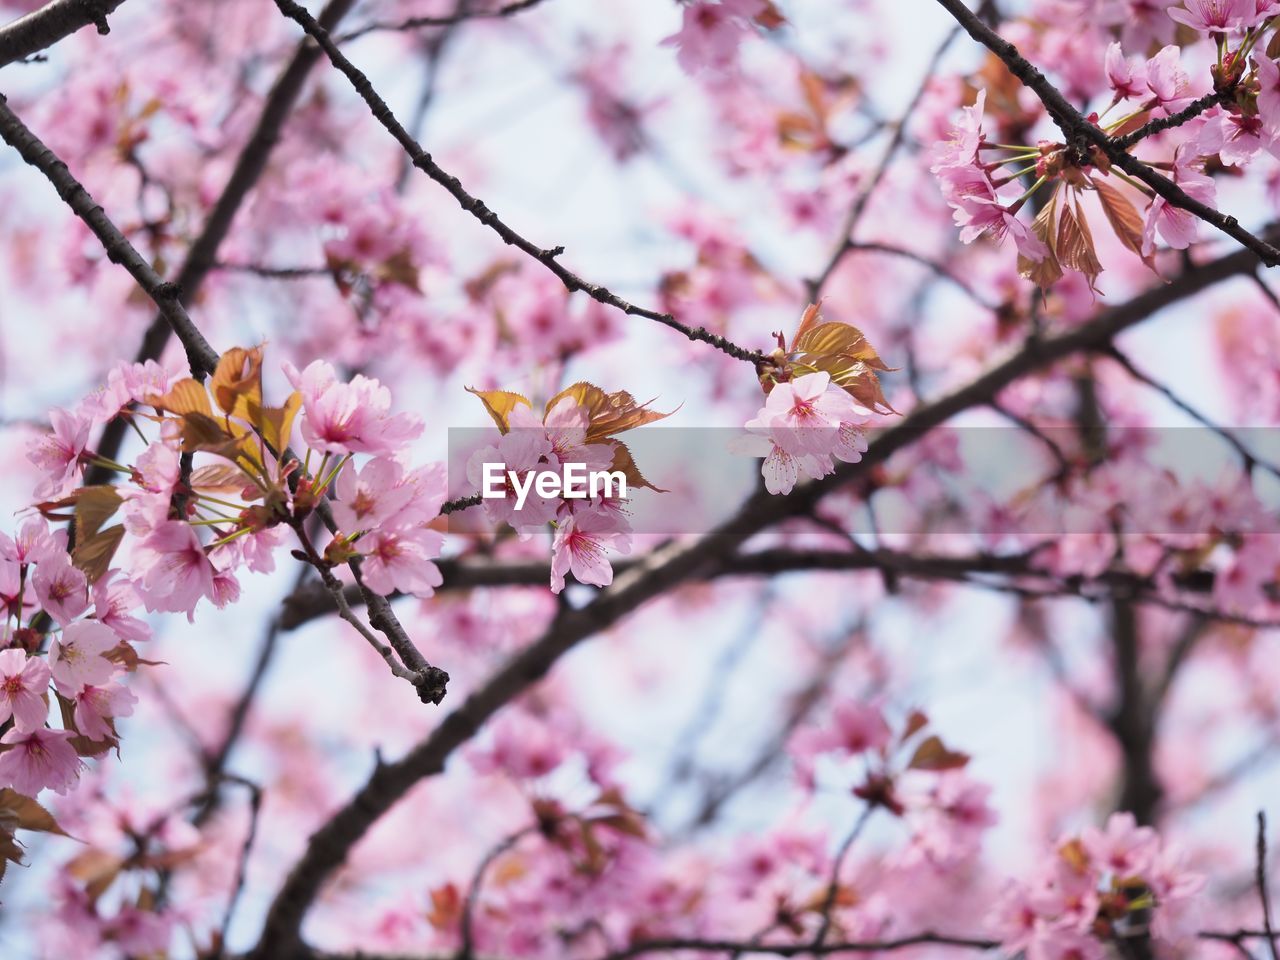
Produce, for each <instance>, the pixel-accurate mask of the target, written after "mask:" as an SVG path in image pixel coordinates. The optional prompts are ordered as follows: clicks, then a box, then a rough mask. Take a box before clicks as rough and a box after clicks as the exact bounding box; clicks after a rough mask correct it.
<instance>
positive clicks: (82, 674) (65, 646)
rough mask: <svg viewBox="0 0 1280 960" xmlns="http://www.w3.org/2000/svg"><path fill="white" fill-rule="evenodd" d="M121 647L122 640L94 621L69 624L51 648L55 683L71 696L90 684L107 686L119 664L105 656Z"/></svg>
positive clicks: (51, 668) (52, 671)
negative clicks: (106, 683)
mask: <svg viewBox="0 0 1280 960" xmlns="http://www.w3.org/2000/svg"><path fill="white" fill-rule="evenodd" d="M119 645H120V638H119V637H117V636H116V635H115V633H114V632H113V631H112V630H111V628H110V627H106V626H103V625H102V624H100V623H97V622H95V621H93V620H78V621H76V622H75V623H72V624H68V625H67V626H66V627H64V628H63V630H62V634H61V635H60V636H59V637H58V638H57V639H55V640H54V641H53V645H52V646H51V647H50V648H49V668H50V672H51V673H52V674H53V682H54V683H55V684H57V685H58V689H59V690H60V691H62V693H63V695H64V696H71V695H72V694H74V693H76V692H77V691H79V690H80V688H81V687H83V686H84V685H85V684H88V683H91V684H95V685H100V684H102V683H105V682H106V681H107V680H108V679H110V678H111V676H112V674H114V673H115V671H116V665H115V664H114V663H112V662H111V661H110V660H108V659H107V658H106V656H105V654H107V653H108V652H110V651H111V650H114V649H115V648H116V647H117V646H119Z"/></svg>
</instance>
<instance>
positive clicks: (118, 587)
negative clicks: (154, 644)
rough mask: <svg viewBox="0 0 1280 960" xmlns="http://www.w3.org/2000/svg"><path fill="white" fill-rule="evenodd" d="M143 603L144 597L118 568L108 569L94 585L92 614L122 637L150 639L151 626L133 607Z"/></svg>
mask: <svg viewBox="0 0 1280 960" xmlns="http://www.w3.org/2000/svg"><path fill="white" fill-rule="evenodd" d="M140 606H142V597H140V596H139V595H138V591H137V590H136V589H135V588H134V586H133V584H132V583H131V582H129V580H127V579H125V578H123V577H121V576H120V571H119V570H115V569H112V570H108V571H107V572H106V573H105V574H103V575H102V576H101V577H100V578H98V582H97V583H95V584H94V585H93V614H94V616H95V617H97V618H98V622H99V623H103V624H105V625H106V626H108V627H110V628H111V629H112V631H114V632H115V634H116V635H117V636H119V637H120V638H121V639H123V640H149V639H151V628H150V627H149V626H147V624H146V623H145V622H144V621H142V620H140V619H139V618H138V617H133V616H130V615H129V613H130V611H131V610H136V609H137V608H138V607H140Z"/></svg>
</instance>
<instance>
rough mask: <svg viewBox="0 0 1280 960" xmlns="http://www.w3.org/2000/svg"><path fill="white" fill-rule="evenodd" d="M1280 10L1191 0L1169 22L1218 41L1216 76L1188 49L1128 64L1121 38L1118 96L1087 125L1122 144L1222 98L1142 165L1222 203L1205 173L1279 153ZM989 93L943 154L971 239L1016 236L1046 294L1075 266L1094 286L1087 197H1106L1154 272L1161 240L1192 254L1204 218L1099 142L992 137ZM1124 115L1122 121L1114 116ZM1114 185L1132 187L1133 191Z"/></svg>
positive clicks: (1107, 64)
mask: <svg viewBox="0 0 1280 960" xmlns="http://www.w3.org/2000/svg"><path fill="white" fill-rule="evenodd" d="M1276 9H1277V7H1276V4H1275V3H1274V2H1273V0H1260V2H1257V3H1255V2H1254V0H1221V2H1220V0H1188V2H1187V4H1186V6H1185V7H1181V6H1174V7H1170V8H1169V9H1168V10H1167V14H1168V16H1169V17H1170V18H1172V19H1173V20H1174V21H1177V22H1178V23H1180V24H1183V25H1185V27H1189V28H1191V29H1192V30H1195V31H1197V32H1199V33H1200V34H1201V35H1203V36H1204V37H1206V38H1208V39H1209V40H1211V41H1212V42H1213V43H1214V44H1215V46H1216V48H1217V57H1216V62H1214V63H1213V64H1211V65H1210V67H1209V69H1208V71H1207V72H1208V76H1203V75H1201V76H1192V75H1189V74H1188V72H1187V70H1186V69H1185V68H1184V67H1183V53H1184V48H1180V47H1178V46H1174V45H1167V46H1164V47H1163V48H1161V49H1160V50H1159V51H1158V52H1157V53H1156V54H1155V55H1154V56H1151V57H1149V58H1147V59H1145V60H1144V59H1129V58H1126V56H1125V55H1124V51H1123V49H1122V47H1121V43H1120V42H1113V43H1111V44H1110V45H1109V46H1108V47H1107V49H1106V52H1105V55H1104V58H1103V60H1104V62H1103V65H1102V67H1103V73H1104V74H1105V80H1106V85H1107V88H1108V89H1109V90H1110V93H1111V99H1110V101H1109V102H1108V103H1107V104H1106V105H1105V107H1101V106H1100V109H1101V110H1102V112H1101V114H1099V113H1098V112H1096V111H1095V112H1094V113H1092V114H1090V115H1089V117H1088V120H1089V121H1091V122H1093V123H1095V124H1096V125H1097V126H1098V128H1099V129H1100V130H1101V131H1103V132H1105V133H1107V134H1108V135H1110V136H1112V137H1123V136H1125V135H1127V134H1132V133H1134V132H1135V131H1137V130H1139V129H1140V128H1141V127H1143V125H1144V124H1146V123H1147V122H1149V121H1151V120H1158V119H1164V118H1169V117H1172V116H1173V115H1175V114H1178V113H1179V111H1183V110H1184V109H1186V108H1188V107H1192V103H1193V101H1195V100H1196V99H1197V98H1199V97H1202V96H1205V95H1207V94H1209V93H1213V94H1216V95H1217V99H1216V102H1210V103H1209V105H1208V108H1207V109H1205V104H1204V102H1203V101H1201V102H1197V103H1196V104H1195V106H1194V107H1193V108H1192V109H1190V110H1188V111H1187V114H1186V116H1182V117H1176V118H1175V119H1174V121H1173V122H1172V124H1170V125H1169V126H1170V127H1171V129H1170V130H1169V132H1166V133H1163V134H1160V135H1158V136H1157V135H1154V134H1153V135H1152V137H1151V139H1150V141H1149V144H1150V145H1151V146H1153V147H1154V149H1155V150H1156V151H1158V152H1157V153H1156V155H1154V156H1150V157H1144V158H1143V162H1144V163H1145V164H1146V165H1147V166H1148V167H1150V168H1152V169H1153V170H1154V171H1157V172H1159V173H1161V174H1163V175H1164V176H1166V177H1167V178H1168V179H1169V180H1170V181H1172V182H1173V183H1174V184H1175V185H1176V186H1177V187H1178V188H1180V189H1181V190H1182V191H1183V192H1184V193H1185V194H1186V195H1188V196H1189V197H1191V198H1192V199H1193V200H1196V201H1200V202H1202V203H1205V204H1212V203H1213V202H1214V200H1215V195H1216V190H1215V186H1214V182H1213V179H1212V178H1211V177H1210V176H1209V175H1207V174H1206V172H1205V171H1206V169H1209V168H1212V169H1240V168H1242V167H1244V166H1246V165H1247V164H1249V163H1250V162H1251V161H1252V160H1253V159H1254V158H1255V156H1257V155H1258V154H1259V153H1260V152H1265V153H1269V154H1271V155H1274V156H1280V66H1278V65H1277V63H1276V61H1275V59H1274V56H1275V54H1276V53H1277V50H1276V49H1275V42H1274V39H1272V41H1271V42H1270V43H1269V42H1267V41H1268V36H1269V35H1270V36H1271V37H1274V33H1273V32H1272V31H1271V27H1272V24H1273V22H1274V15H1275V13H1276ZM1128 40H1129V38H1126V42H1128ZM986 93H987V91H986V90H980V91H979V93H978V95H977V100H976V102H975V103H974V104H973V105H972V106H969V107H965V108H964V109H963V111H962V116H961V119H960V121H959V122H958V123H957V124H956V125H955V127H954V128H953V130H952V133H951V136H950V139H948V140H947V141H946V142H943V143H941V144H940V145H939V146H938V148H937V149H936V150H935V153H934V157H933V164H932V167H931V170H932V172H933V173H934V175H935V176H936V177H937V178H938V180H939V182H940V184H941V186H942V191H943V195H944V196H945V198H946V200H947V203H948V204H949V205H950V206H951V208H952V210H953V214H954V219H955V222H956V225H957V226H959V227H960V228H961V229H960V237H961V239H962V240H963V241H964V242H965V243H969V242H972V241H973V240H974V239H976V238H977V237H979V236H983V235H986V236H989V237H992V238H993V239H995V240H996V241H1003V240H1004V239H1006V238H1009V237H1012V239H1013V240H1014V243H1015V246H1016V247H1017V250H1018V254H1019V271H1020V272H1021V273H1022V274H1023V275H1024V276H1026V277H1028V278H1029V279H1033V280H1035V281H1036V283H1037V284H1039V285H1040V286H1042V287H1047V286H1049V285H1050V284H1052V283H1054V282H1056V281H1057V280H1058V279H1060V278H1061V276H1062V274H1063V269H1064V268H1066V269H1070V270H1075V271H1077V272H1079V273H1081V274H1083V275H1084V276H1085V277H1086V279H1087V280H1088V282H1089V284H1090V286H1092V285H1093V281H1094V278H1095V277H1096V276H1097V275H1098V274H1099V273H1100V272H1101V270H1102V265H1101V263H1100V262H1099V260H1098V256H1097V252H1096V249H1095V243H1094V239H1093V235H1092V233H1091V231H1090V228H1089V224H1088V222H1087V220H1086V219H1085V213H1084V209H1083V208H1082V206H1081V203H1080V199H1081V196H1082V195H1087V194H1095V195H1096V196H1097V199H1098V201H1099V203H1100V206H1101V208H1102V212H1103V214H1104V217H1105V219H1106V222H1107V225H1108V226H1109V227H1110V228H1111V230H1112V231H1113V232H1114V233H1115V234H1116V236H1117V238H1118V239H1119V240H1120V242H1121V243H1122V245H1124V246H1125V247H1127V248H1128V249H1130V250H1132V251H1133V252H1134V253H1137V254H1138V255H1140V256H1141V257H1142V258H1143V259H1144V260H1145V261H1146V262H1147V264H1148V266H1151V265H1152V260H1151V258H1152V256H1153V254H1154V252H1155V249H1156V238H1157V236H1158V237H1159V238H1160V239H1161V240H1163V241H1164V243H1166V244H1167V245H1168V246H1169V247H1171V248H1173V249H1185V248H1186V247H1187V246H1189V245H1190V243H1191V242H1192V241H1193V240H1194V239H1195V235H1196V225H1197V219H1196V217H1195V215H1193V214H1192V213H1189V212H1188V211H1186V210H1184V209H1182V208H1181V207H1179V206H1177V205H1175V204H1171V203H1170V202H1169V201H1168V200H1166V199H1165V197H1163V196H1161V195H1158V194H1157V193H1156V192H1155V191H1154V190H1152V189H1151V188H1150V187H1149V186H1147V185H1146V184H1144V183H1141V182H1139V181H1137V180H1135V179H1133V178H1130V177H1128V176H1126V175H1125V174H1124V173H1121V172H1119V171H1117V170H1113V169H1112V165H1111V159H1110V157H1109V156H1108V155H1107V154H1106V153H1105V152H1104V151H1102V150H1101V149H1099V148H1098V147H1096V146H1089V147H1081V146H1080V145H1079V144H1075V145H1071V144H1066V143H1061V142H1053V141H1049V140H1040V141H1038V142H1036V143H1034V144H1018V143H1008V144H1006V143H994V142H990V141H988V139H987V136H986V132H985V131H984V129H983V111H984V107H985V103H986ZM1117 108H1120V109H1118V110H1117ZM1113 111H1116V113H1117V115H1116V116H1114V118H1113V119H1110V120H1108V119H1107V117H1108V115H1109V114H1112V112H1113ZM1146 132H1147V131H1144V133H1146ZM1139 136H1141V135H1139ZM1138 142H1141V143H1144V144H1147V143H1148V141H1147V140H1146V139H1145V138H1144V139H1142V140H1139V141H1138ZM1135 145H1136V144H1131V145H1130V146H1129V149H1132V148H1133V146H1135ZM1170 146H1172V150H1171V151H1170V150H1169V147H1170ZM1170 154H1171V155H1170ZM997 157H998V159H997ZM1115 180H1120V181H1123V182H1124V183H1125V184H1126V185H1127V188H1126V189H1125V190H1123V191H1122V190H1121V189H1120V188H1119V187H1118V186H1117V184H1115V183H1114V182H1113V181H1115ZM1045 188H1047V189H1048V190H1049V191H1050V193H1051V194H1052V196H1051V197H1050V198H1048V199H1045V200H1042V201H1041V203H1040V212H1039V214H1038V215H1037V217H1036V220H1035V222H1034V223H1033V224H1031V225H1028V224H1026V223H1024V222H1022V221H1021V220H1019V219H1018V216H1017V214H1018V212H1019V210H1020V209H1021V208H1022V207H1023V206H1024V205H1025V204H1026V203H1027V201H1028V200H1029V198H1031V197H1032V196H1033V195H1034V194H1036V193H1037V192H1038V191H1040V190H1042V189H1045ZM1136 197H1137V198H1141V199H1145V202H1146V205H1145V212H1144V213H1139V212H1138V209H1137V207H1136V206H1135V204H1134V199H1135V198H1136Z"/></svg>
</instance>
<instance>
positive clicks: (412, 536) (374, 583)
mask: <svg viewBox="0 0 1280 960" xmlns="http://www.w3.org/2000/svg"><path fill="white" fill-rule="evenodd" d="M443 546H444V537H443V536H442V535H441V534H440V533H439V532H438V531H435V530H427V529H425V528H423V527H411V528H408V529H400V530H389V529H378V530H372V531H370V532H369V533H367V534H365V535H364V536H362V537H361V538H360V539H359V540H357V541H356V548H357V549H358V550H359V551H360V553H361V555H362V556H363V561H362V563H361V573H362V574H363V576H364V582H365V585H366V586H367V587H368V588H369V589H370V590H372V591H373V592H374V593H379V594H382V595H383V596H387V595H388V594H391V593H394V592H395V591H397V590H399V591H401V592H402V593H410V594H413V595H414V596H416V597H429V596H431V595H432V594H434V593H435V588H436V587H438V586H440V584H441V583H443V582H444V578H443V577H442V576H441V575H440V568H439V567H437V566H436V565H435V564H434V563H431V561H432V560H434V559H435V558H436V557H438V556H440V550H441V548H442V547H443Z"/></svg>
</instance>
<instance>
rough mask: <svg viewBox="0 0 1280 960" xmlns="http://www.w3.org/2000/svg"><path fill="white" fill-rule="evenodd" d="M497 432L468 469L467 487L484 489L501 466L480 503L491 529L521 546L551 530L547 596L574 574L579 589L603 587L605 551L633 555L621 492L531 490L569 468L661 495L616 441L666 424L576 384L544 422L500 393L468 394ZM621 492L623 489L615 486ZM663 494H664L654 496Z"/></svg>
mask: <svg viewBox="0 0 1280 960" xmlns="http://www.w3.org/2000/svg"><path fill="white" fill-rule="evenodd" d="M471 392H472V393H474V394H476V396H478V397H479V398H480V400H481V402H482V403H484V405H485V409H486V410H488V411H489V414H490V416H491V417H493V420H494V422H495V423H496V424H497V425H498V430H499V431H500V432H501V436H500V437H499V439H498V441H497V443H495V444H493V445H490V446H487V447H484V448H482V449H480V450H477V451H476V452H475V453H474V454H472V456H471V457H470V458H469V460H468V462H467V482H468V483H469V484H471V485H472V487H475V488H481V489H483V488H484V486H485V485H486V483H487V482H488V481H487V479H486V477H485V465H486V464H491V465H501V468H502V473H501V476H502V478H503V486H502V488H501V491H500V493H501V495H500V496H497V497H485V498H484V499H483V503H484V507H485V512H486V514H487V515H488V517H489V519H490V520H491V521H492V522H493V523H495V524H507V525H508V526H510V527H511V528H512V529H514V530H515V531H516V532H517V533H518V534H519V535H520V536H521V538H528V537H529V536H531V535H532V534H533V533H534V532H536V531H538V530H542V529H545V528H547V526H548V525H550V526H551V527H553V528H554V529H555V537H554V540H553V541H552V547H551V590H552V592H554V593H559V592H560V591H562V590H563V589H564V585H565V575H566V574H567V573H570V572H572V573H573V575H574V577H576V578H577V579H578V580H579V581H580V582H582V583H589V584H594V585H596V586H601V587H603V586H608V585H609V584H610V583H612V582H613V568H612V567H611V566H610V564H609V560H608V557H607V555H606V552H605V551H606V550H607V549H609V548H612V549H615V550H618V551H620V552H622V553H626V552H627V551H628V550H630V542H631V541H630V534H631V525H630V523H629V522H628V520H627V515H626V513H625V510H624V501H623V499H622V498H621V497H619V496H617V493H619V492H620V490H613V488H607V489H606V488H604V487H603V486H601V487H598V488H597V489H595V490H590V491H584V492H585V493H586V495H585V496H569V495H568V491H557V492H556V493H554V494H548V493H547V492H546V491H545V489H540V488H539V487H538V485H537V484H535V483H534V479H535V477H536V476H538V475H539V474H543V473H546V472H549V471H550V472H554V471H560V470H562V469H563V468H564V467H566V466H567V465H569V464H573V465H575V466H576V467H577V468H579V469H580V470H581V471H582V472H583V473H584V474H587V473H592V472H610V473H617V474H620V475H621V477H622V478H624V479H625V483H626V487H625V489H627V490H628V491H629V490H631V489H633V488H634V489H638V488H641V487H648V488H650V489H652V490H658V488H657V487H654V486H653V484H651V483H649V481H648V480H646V479H645V478H644V475H643V474H642V473H640V470H639V469H638V468H637V467H636V465H635V461H634V460H633V459H632V458H631V451H630V450H629V449H628V448H627V446H626V444H624V443H623V442H622V441H620V440H618V439H617V434H619V433H622V432H624V431H626V430H630V429H632V428H634V427H638V426H642V425H644V424H646V423H653V422H654V421H656V420H661V419H663V418H665V417H667V416H668V414H665V413H657V412H656V411H653V410H649V409H647V405H646V404H637V403H636V401H635V399H634V398H633V397H632V396H631V395H630V394H629V393H626V392H625V391H618V392H616V393H610V394H606V393H605V392H604V391H603V390H601V389H600V388H599V387H597V386H594V385H593V384H590V383H576V384H574V385H573V386H571V387H569V388H567V389H565V390H562V391H561V392H560V393H558V394H556V395H555V396H554V397H552V398H551V399H550V400H548V401H547V404H546V407H545V409H544V411H543V415H542V417H541V419H539V418H538V416H537V415H536V414H535V413H534V412H533V410H532V406H531V405H530V403H529V401H528V399H526V398H525V397H523V396H521V395H520V394H517V393H510V392H508V391H503V390H488V391H479V390H472V391H471ZM619 486H620V487H621V484H620V485H619ZM658 492H661V491H658Z"/></svg>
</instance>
